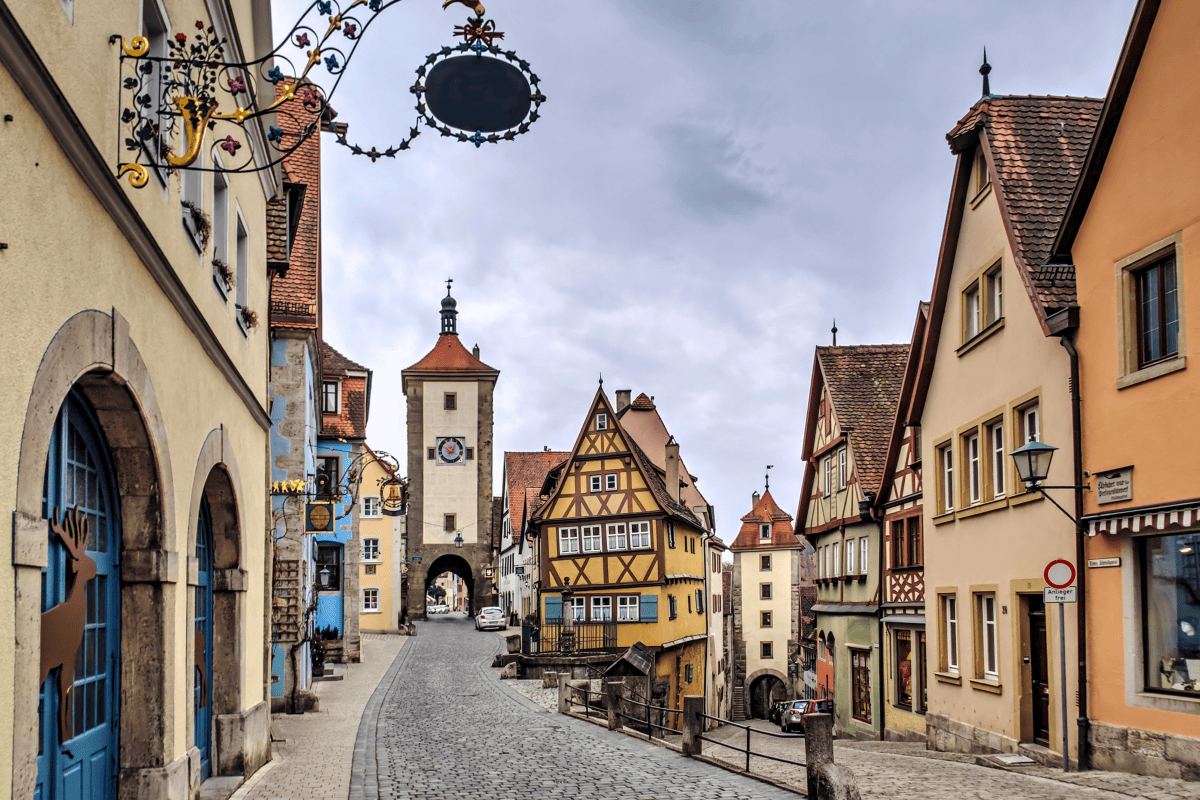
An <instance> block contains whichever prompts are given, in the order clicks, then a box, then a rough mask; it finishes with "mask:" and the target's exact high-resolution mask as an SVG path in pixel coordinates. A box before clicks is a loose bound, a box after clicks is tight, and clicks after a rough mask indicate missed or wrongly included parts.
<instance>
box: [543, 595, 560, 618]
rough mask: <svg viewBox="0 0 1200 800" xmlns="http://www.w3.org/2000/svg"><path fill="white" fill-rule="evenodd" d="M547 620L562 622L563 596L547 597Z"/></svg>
mask: <svg viewBox="0 0 1200 800" xmlns="http://www.w3.org/2000/svg"><path fill="white" fill-rule="evenodd" d="M546 622H562V597H561V596H553V597H551V596H549V595H548V596H547V597H546Z"/></svg>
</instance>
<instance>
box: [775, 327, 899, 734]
mask: <svg viewBox="0 0 1200 800" xmlns="http://www.w3.org/2000/svg"><path fill="white" fill-rule="evenodd" d="M908 351H909V346H908V345H907V344H885V345H859V346H853V347H837V346H834V347H818V348H817V353H816V358H815V363H814V365H813V378H812V386H811V389H810V390H809V400H808V415H807V423H806V425H805V433H804V451H803V453H804V460H805V468H804V486H803V489H802V491H801V493H800V509H799V512H798V513H797V520H798V521H797V525H798V526H799V525H803V526H804V535H805V537H806V538H807V539H808V541H809V543H810V544H812V546H813V547H814V548H815V549H816V556H817V578H816V583H817V602H816V604H815V605H814V606H813V611H814V612H815V614H816V626H817V665H816V666H817V669H816V672H817V696H818V697H820V698H828V697H833V698H834V700H835V717H834V720H835V721H834V726H835V728H836V730H838V731H839V734H840V735H847V736H866V737H875V736H877V735H878V732H879V731H880V729H881V722H880V721H881V716H882V715H881V713H880V711H881V709H880V700H881V698H880V691H879V689H880V681H879V676H880V675H881V674H882V671H881V664H880V649H879V645H880V642H879V603H880V571H879V568H880V558H879V554H880V549H879V548H880V544H881V541H880V539H881V532H880V523H879V521H878V520H876V519H875V517H874V513H873V512H874V505H875V502H876V499H877V498H878V496H879V487H880V483H881V481H882V479H883V467H884V460H885V455H886V452H887V446H888V438H889V434H890V433H891V430H892V423H893V421H894V418H895V414H896V404H897V401H898V400H899V397H900V384H901V380H902V378H903V375H904V367H905V363H906V361H907V359H908Z"/></svg>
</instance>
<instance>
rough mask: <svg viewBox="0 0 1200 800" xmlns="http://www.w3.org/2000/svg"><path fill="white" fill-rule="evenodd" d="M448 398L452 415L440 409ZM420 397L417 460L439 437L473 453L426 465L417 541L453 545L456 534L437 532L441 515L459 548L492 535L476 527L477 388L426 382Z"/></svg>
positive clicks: (477, 502)
mask: <svg viewBox="0 0 1200 800" xmlns="http://www.w3.org/2000/svg"><path fill="white" fill-rule="evenodd" d="M447 392H454V393H455V394H457V395H458V402H457V406H458V408H457V410H455V411H447V410H446V409H445V408H444V407H443V406H444V404H445V395H446V393H447ZM423 397H424V400H423V402H424V417H423V419H424V420H425V429H424V431H423V436H424V441H423V442H422V443H421V447H422V454H423V455H424V454H425V453H427V452H428V450H429V448H430V447H436V446H437V440H438V437H440V436H462V437H463V438H464V439H465V442H466V446H467V447H471V448H474V449H475V459H474V460H471V461H466V460H464V461H463V462H462V463H461V464H453V465H450V464H443V465H440V466H439V465H438V463H437V460H436V459H434V460H429V459H425V461H424V465H425V474H424V479H425V498H424V500H425V505H424V515H425V519H424V520H423V521H422V524H423V526H424V531H423V532H422V533H423V536H422V539H423V540H424V541H425V543H426V544H453V543H454V536H455V532H454V531H445V530H443V529H442V528H443V520H444V515H446V514H454V515H456V519H455V524H456V525H457V526H458V530H459V531H461V532H462V537H463V542H464V543H465V544H473V543H475V542H478V541H480V540H481V539H482V538H485V537H487V536H490V535H491V532H490V531H488V530H480V525H479V385H478V384H477V383H475V382H473V381H471V382H467V381H428V382H426V383H425V389H424V395H423Z"/></svg>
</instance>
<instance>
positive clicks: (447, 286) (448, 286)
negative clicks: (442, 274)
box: [446, 278, 454, 297]
mask: <svg viewBox="0 0 1200 800" xmlns="http://www.w3.org/2000/svg"><path fill="white" fill-rule="evenodd" d="M452 283H454V278H446V297H449V296H450V284H452Z"/></svg>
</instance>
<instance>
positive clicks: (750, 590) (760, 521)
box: [729, 490, 804, 718]
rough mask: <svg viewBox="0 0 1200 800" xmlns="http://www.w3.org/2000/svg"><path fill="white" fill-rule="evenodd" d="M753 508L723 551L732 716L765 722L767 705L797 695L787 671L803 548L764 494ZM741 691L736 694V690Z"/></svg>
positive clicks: (795, 651)
mask: <svg viewBox="0 0 1200 800" xmlns="http://www.w3.org/2000/svg"><path fill="white" fill-rule="evenodd" d="M752 500H753V503H754V507H753V508H752V509H751V510H750V513H748V514H747V515H746V516H744V517H742V527H741V530H739V531H738V536H737V538H736V539H734V541H733V545H732V546H731V547H730V548H729V549H730V550H732V551H733V614H734V620H733V647H732V648H731V654H732V656H731V657H732V659H733V661H734V677H733V680H734V681H735V684H734V685H735V687H736V688H735V691H734V695H733V696H734V702H735V703H736V702H737V698H738V697H739V696H740V697H741V698H742V705H741V708H740V709H739V708H735V709H734V710H733V713H734V714H737V715H738V716H739V717H740V716H741V715H742V714H744V715H745V717H746V718H750V717H758V718H766V717H767V715H768V712H769V711H770V707H771V703H774V702H779V701H781V700H790V699H792V698H795V697H798V696H802V695H803V693H804V690H803V687H801V686H799V685H798V684H797V680H796V679H797V678H798V676H799V673H798V672H797V671H796V669H795V668H794V667H793V668H792V670H791V671H790V672H789V667H790V666H791V665H792V664H793V663H794V662H796V661H797V659H798V657H799V652H800V579H801V560H802V558H803V556H804V544H803V542H801V541H800V539H798V538H797V537H796V532H795V530H794V529H793V528H792V517H791V515H789V514H788V513H787V512H785V511H784V510H783V509H781V508H780V507H779V506H778V505H776V503H775V499H774V498H773V497H771V492H770V490H767V491H765V492H764V493H763V494H762V495H761V496H760V495H759V493H758V492H755V493H754V494H753V495H752ZM739 688H740V689H741V690H742V691H741V692H738V691H737V689H739Z"/></svg>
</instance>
